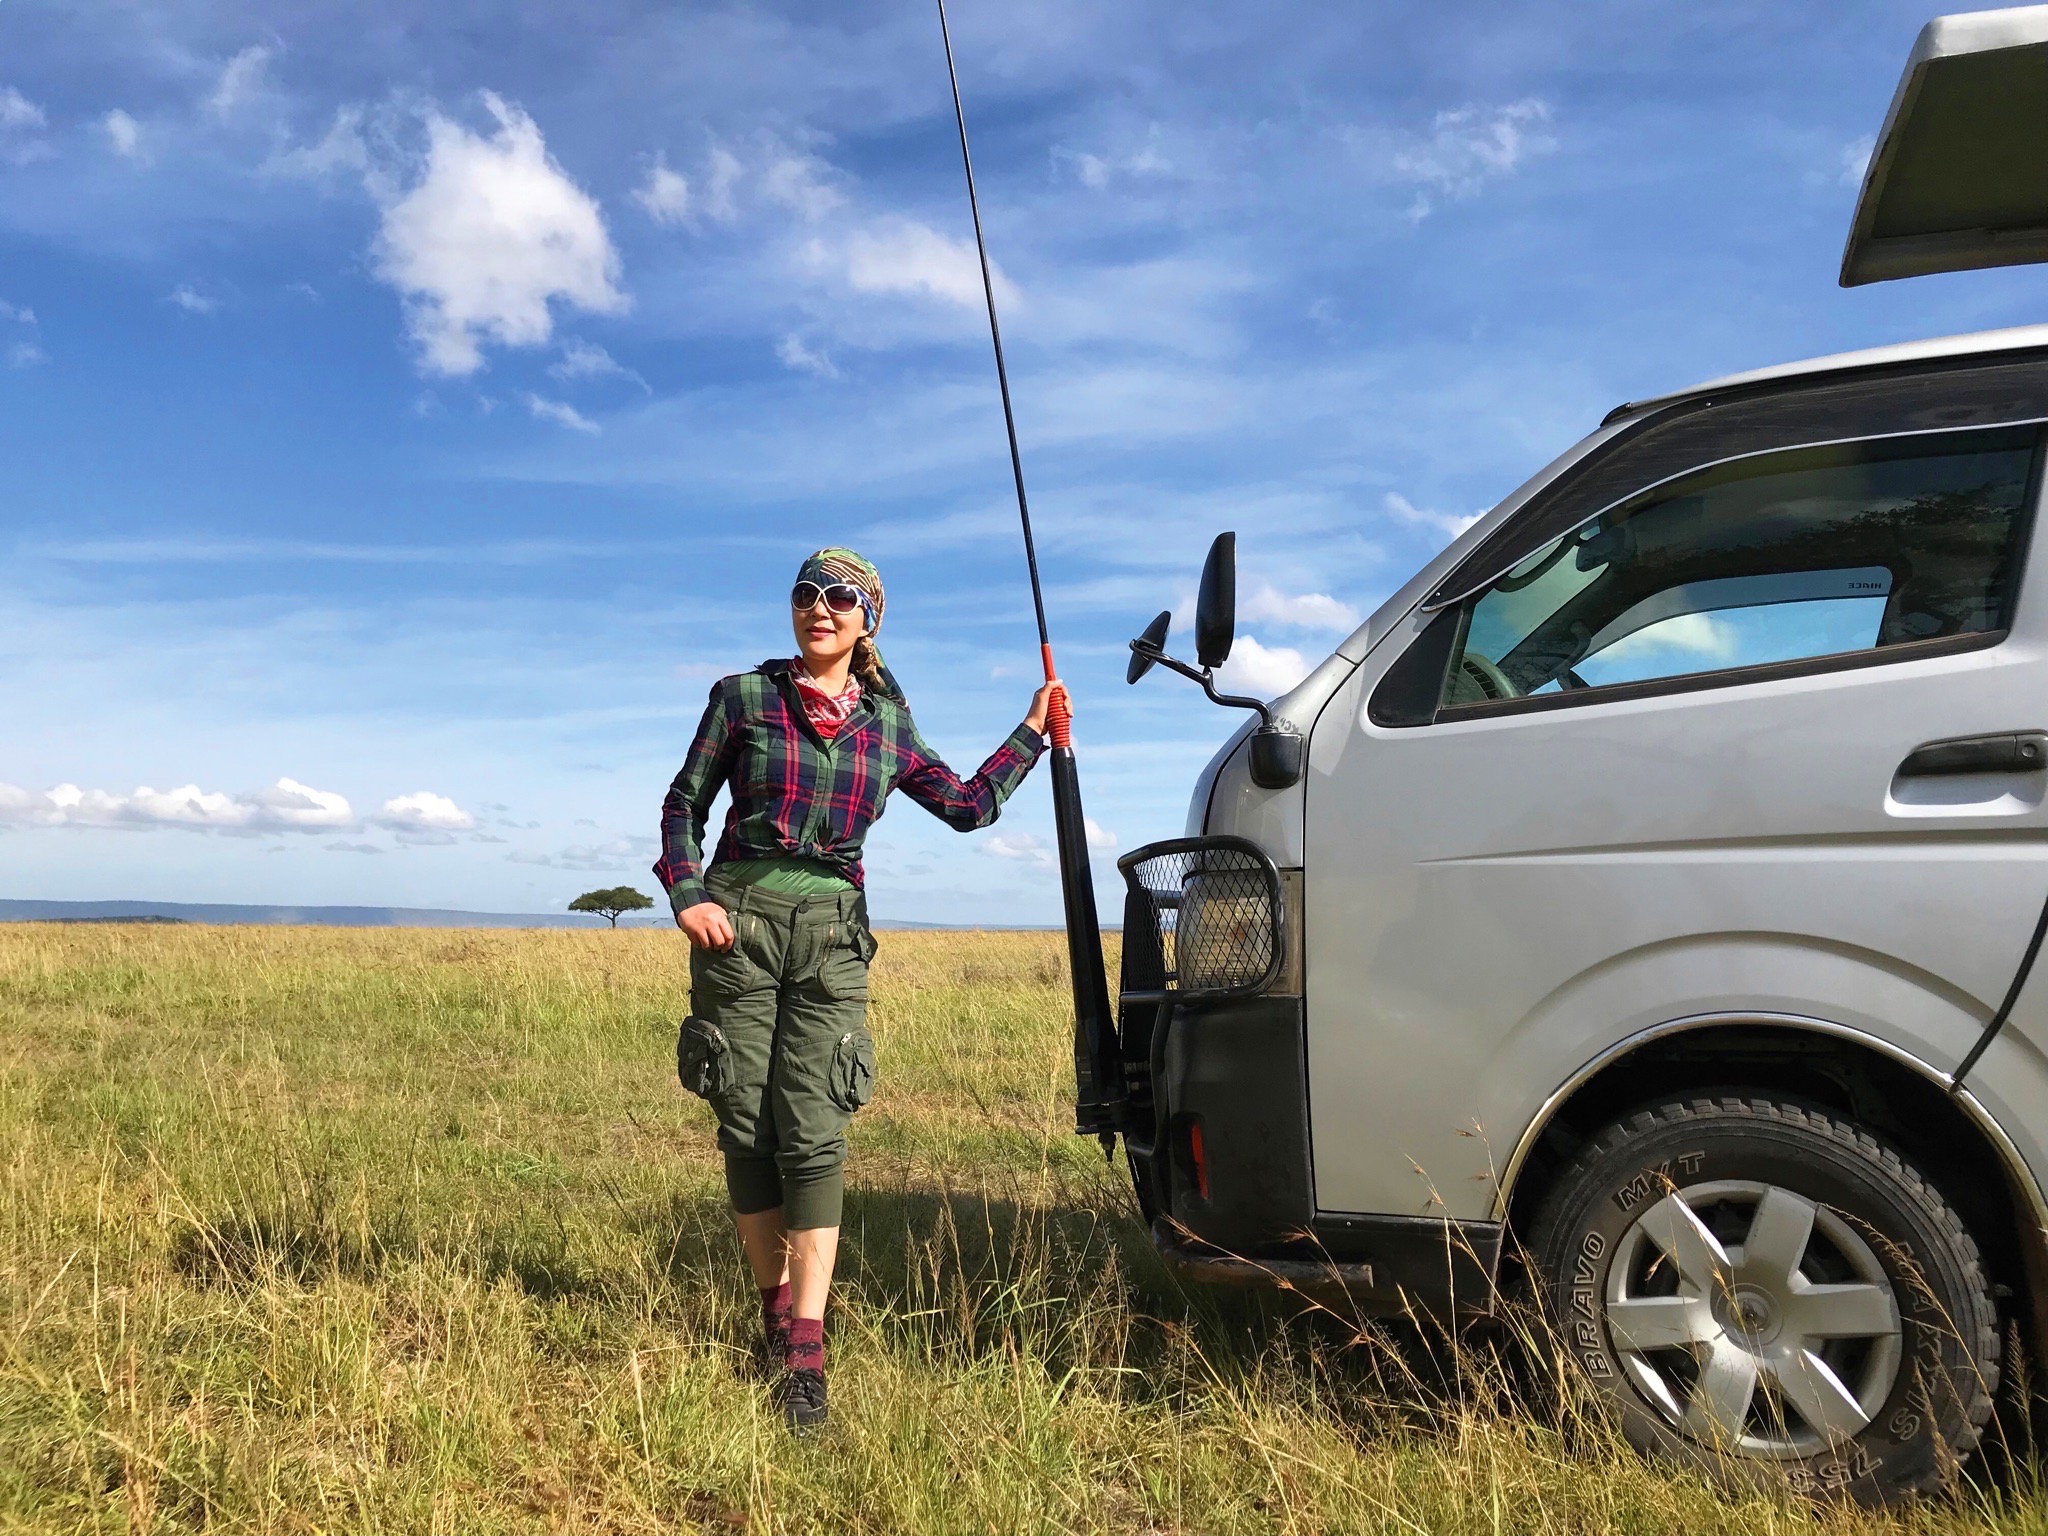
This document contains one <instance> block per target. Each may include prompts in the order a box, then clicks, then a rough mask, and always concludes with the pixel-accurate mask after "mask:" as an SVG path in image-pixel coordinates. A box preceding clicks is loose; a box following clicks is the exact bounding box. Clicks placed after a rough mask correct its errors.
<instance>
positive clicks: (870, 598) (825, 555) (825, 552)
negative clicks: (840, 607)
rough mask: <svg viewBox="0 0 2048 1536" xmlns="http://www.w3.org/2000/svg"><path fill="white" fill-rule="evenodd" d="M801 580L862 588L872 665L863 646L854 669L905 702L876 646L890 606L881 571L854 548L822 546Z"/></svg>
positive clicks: (798, 575)
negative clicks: (864, 661)
mask: <svg viewBox="0 0 2048 1536" xmlns="http://www.w3.org/2000/svg"><path fill="white" fill-rule="evenodd" d="M796 579H797V580H798V581H810V582H816V583H817V584H818V585H819V586H821V587H823V586H830V585H831V584H832V583H833V582H835V581H843V582H847V583H849V584H850V585H852V586H854V587H857V588H859V589H860V598H861V604H860V605H861V608H862V610H863V611H864V612H865V613H866V615H867V632H866V635H865V637H864V639H865V644H866V648H867V653H868V656H869V657H871V658H872V665H871V666H862V665H861V662H862V659H863V658H862V654H861V649H860V647H858V646H856V647H855V649H854V653H853V654H854V663H855V669H856V671H857V672H859V674H860V676H861V679H862V681H863V682H865V683H866V684H867V686H868V687H870V688H873V689H875V690H877V691H878V692H881V693H885V694H887V695H889V696H890V697H891V698H893V699H895V700H896V701H897V702H898V703H901V702H902V701H903V690H902V689H901V688H899V687H897V686H896V679H895V677H894V676H893V675H891V673H890V671H889V668H888V667H887V666H886V665H885V664H884V663H883V661H882V653H881V650H880V649H879V648H878V647H877V646H876V645H875V631H876V630H878V629H880V628H881V627H882V611H883V609H885V608H886V607H887V606H888V599H887V598H885V597H884V596H883V595H882V573H881V572H880V571H878V570H876V569H875V568H874V566H873V564H871V563H870V562H869V561H868V560H866V559H864V558H863V557H862V556H860V555H858V554H856V553H855V552H854V551H853V550H850V549H845V548H842V547H840V546H837V545H835V546H833V547H832V548H829V549H821V550H819V551H818V552H817V553H816V554H814V555H812V556H811V557H810V559H808V560H806V561H805V562H804V563H803V568H802V569H801V570H799V571H798V572H797V573H796Z"/></svg>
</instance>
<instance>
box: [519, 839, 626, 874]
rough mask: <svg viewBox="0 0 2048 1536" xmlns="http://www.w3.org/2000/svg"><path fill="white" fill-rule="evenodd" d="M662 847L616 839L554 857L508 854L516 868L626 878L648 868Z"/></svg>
mask: <svg viewBox="0 0 2048 1536" xmlns="http://www.w3.org/2000/svg"><path fill="white" fill-rule="evenodd" d="M659 846H660V845H659V844H658V843H657V842H656V840H655V839H654V838H651V837H614V838H611V839H609V840H607V841H605V842H601V843H580V844H577V845H575V846H572V847H568V848H563V849H560V850H559V851H557V852H554V853H508V854H506V855H505V857H506V859H507V860H509V861H510V862H512V863H514V864H538V865H540V866H541V867H542V868H544V869H569V870H575V871H578V872H579V873H583V874H625V873H628V872H629V871H630V872H635V873H637V872H638V869H639V868H644V867H645V866H646V864H647V862H648V861H649V860H651V859H652V858H653V857H654V855H655V854H656V852H658V851H659Z"/></svg>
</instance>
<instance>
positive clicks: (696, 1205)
mask: <svg viewBox="0 0 2048 1536" xmlns="http://www.w3.org/2000/svg"><path fill="white" fill-rule="evenodd" d="M1062 942H1063V941H1062V940H1061V939H1060V937H1059V936H1058V935H1056V934H990V935H983V934H965V935H963V934H928V933H917V934H891V935H888V936H886V937H885V938H884V941H883V950H882V954H881V957H880V959H879V960H878V961H877V963H876V967H875V1004H874V1010H873V1020H872V1022H873V1027H874V1033H875V1036H876V1039H877V1041H878V1045H879V1052H880V1059H881V1083H880V1087H879V1090H878V1092H877V1095H876V1098H875V1102H874V1103H873V1104H872V1105H871V1106H870V1107H869V1108H868V1109H866V1110H865V1111H863V1112H862V1114H861V1115H860V1116H859V1118H858V1120H857V1121H856V1124H855V1130H854V1134H853V1144H854V1151H853V1159H852V1165H851V1172H850V1195H849V1204H848V1211H847V1234H846V1243H845V1246H844V1247H843V1249H842V1266H841V1276H842V1284H841V1287H840V1290H839V1292H838V1293H837V1294H838V1299H837V1303H836V1306H835V1310H834V1313H833V1316H832V1319H831V1322H830V1324H829V1330H830V1332H829V1338H830V1351H831V1362H832V1392H833V1422H832V1424H831V1426H830V1427H829V1429H828V1430H827V1431H826V1432H824V1433H823V1434H821V1435H819V1436H816V1437H814V1438H812V1439H809V1440H805V1441H796V1440H792V1439H791V1438H790V1437H789V1436H788V1435H787V1434H786V1433H785V1432H784V1431H783V1429H782V1427H781V1425H780V1423H779V1421H778V1420H777V1418H776V1417H775V1414H774V1412H773V1408H772V1404H771V1403H770V1402H769V1401H768V1397H767V1393H766V1391H765V1389H764V1388H763V1387H762V1386H761V1385H760V1384H759V1383H758V1382H757V1381H756V1380H754V1378H753V1376H752V1375H751V1372H750V1368H749V1347H750V1344H751V1341H752V1337H753V1333H754V1330H755V1327H756V1322H755V1317H754V1310H755V1303H754V1296H753V1293H752V1291H751V1289H750V1288H749V1287H748V1282H747V1280H746V1277H745V1273H744V1269H743V1267H742V1265H741V1264H740V1262H739V1259H738V1256H737V1253H736V1250H735V1246H734V1243H733V1240H732V1236H731V1231H730V1226H729V1223H728V1220H727V1217H726V1214H725V1209H724V1202H723V1185H722V1182H721V1179H720V1175H719V1167H718V1159H717V1155H716V1152H715V1151H714V1149H713V1146H712V1140H711V1125H710V1117H709V1113H708V1111H706V1110H705V1109H704V1108H703V1107H702V1106H701V1105H697V1104H695V1103H693V1102H690V1101H686V1100H685V1099H684V1098H683V1097H682V1095H681V1093H680V1090H679V1089H678V1088H677V1086H676V1082H675V1075H674V1056H673V1050H674V1035H675V1022H676V1019H677V1017H678V1015H679V1013H680V1011H681V1008H682V1004H683V1001H684V988H685V984H686V978H687V965H686V957H685V953H684V948H683V944H682V941H681V939H680V937H679V936H677V935H674V934H667V933H658V932H647V931H639V932H619V933H612V932H594V933H587V934H586V933H495V932H494V933H469V932H418V931H412V932H395V931H318V930H293V929H274V928H251V929H207V928H182V927H179V928H124V927H93V926H79V927H37V926H14V927H7V928H0V1530H33V1531H39V1532H42V1531H49V1532H55V1531H86V1530H92V1531H102V1530H104V1531H118V1530H132V1531H142V1530H151V1529H163V1530H186V1529H191V1530H196V1529H200V1528H202V1527H203V1528H205V1529H208V1530H214V1531H219V1530H237V1531H239V1530H266V1531H268V1530H277V1531H294V1532H297V1531H351V1532H368V1531H428V1530H433V1531H458V1530H462V1531H468V1530H476V1531H493V1530H499V1529H504V1530H534V1531H555V1530H589V1531H593V1532H597V1531H603V1532H630V1531H649V1532H652V1531H673V1530H677V1529H679V1528H680V1529H685V1530H687V1529H702V1530H708V1531H717V1532H732V1531H738V1530H746V1531H750V1532H769V1531H811V1530H850V1531H863V1532H896V1531H902V1532H956V1531H958V1532H975V1531H989V1532H1005V1533H1007V1532H1014V1531H1106V1532H1137V1531H1146V1532H1166V1531H1203V1532H1212V1531H1213V1532H1218V1533H1240V1532H1267V1531H1273V1532H1279V1531H1299V1532H1322V1531H1387V1532H1395V1531H1405V1532H1414V1531H1429V1532H1439V1531H1475V1532H1480V1531H1483V1532H1502V1531H1505V1532H1522V1531H1535V1530H1555V1531H1568V1532H1600V1531H1670V1532H1684V1533H1686V1536H1707V1533H1715V1532H1730V1533H1733V1532H1742V1533H1752V1532H1767V1531H1768V1532H1778V1531H1784V1532H1803V1531H1811V1530H1829V1531H1849V1530H1867V1529H1885V1530H1893V1529H1897V1530H1925V1531H1960V1530H1978V1529H1997V1530H2001V1531H2015V1532H2017V1531H2035V1530H2041V1531H2048V1500H2039V1499H2036V1498H2034V1497H2033V1496H2031V1495H2028V1496H2021V1495H2017V1494H2010V1493H2007V1494H1986V1493H1980V1492H1971V1491H1965V1492H1963V1493H1961V1494H1959V1495H1958V1496H1957V1497H1955V1498H1953V1499H1950V1500H1945V1501H1940V1502H1936V1503H1930V1504H1927V1505H1923V1506H1922V1507H1920V1508H1919V1509H1917V1510H1914V1511H1912V1512H1910V1513H1909V1514H1907V1515H1905V1516H1901V1517H1897V1518H1894V1519H1890V1520H1884V1521H1879V1520H1874V1519H1871V1518H1869V1517H1862V1516H1856V1515H1853V1514H1850V1513H1847V1512H1842V1511H1833V1512H1827V1511H1816V1510H1814V1509H1812V1508H1810V1507H1809V1506H1807V1505H1804V1504H1802V1503H1800V1502H1798V1501H1796V1500H1794V1499H1792V1498H1790V1497H1788V1496H1783V1495H1776V1494H1761V1493H1760V1494H1755V1495H1750V1496H1746V1497H1732V1496H1730V1495H1728V1494H1726V1493H1723V1492H1720V1491H1717V1490H1714V1489H1711V1488H1709V1487H1708V1486H1707V1485H1706V1484H1704V1483H1702V1482H1700V1481H1698V1480H1696V1479H1694V1478H1692V1477H1690V1476H1687V1475H1683V1474H1680V1473H1678V1472H1675V1471H1673V1470H1671V1469H1669V1468H1665V1467H1660V1466H1656V1465H1652V1464H1647V1463H1645V1462H1642V1461H1640V1460H1638V1459H1637V1458H1636V1457H1634V1456H1633V1455H1631V1454H1629V1453H1628V1452H1627V1451H1626V1450H1625V1449H1623V1448H1622V1447H1620V1446H1619V1445H1618V1444H1616V1443H1615V1441H1614V1440H1613V1438H1612V1436H1611V1435H1610V1434H1609V1433H1608V1432H1607V1431H1606V1429H1605V1428H1604V1427H1603V1426H1602V1425H1601V1424H1600V1423H1599V1422H1598V1421H1597V1419H1595V1418H1593V1417H1590V1416H1588V1415H1587V1414H1585V1413H1584V1412H1582V1411H1581V1409H1580V1407H1579V1406H1578V1405H1577V1404H1576V1403H1575V1402H1574V1400H1573V1398H1572V1394H1571V1393H1570V1392H1569V1391H1566V1392H1563V1393H1560V1394H1557V1395H1556V1396H1557V1405H1556V1406H1552V1407H1548V1408H1542V1407H1537V1408H1529V1407H1526V1406H1524V1407H1521V1408H1518V1407H1517V1404H1516V1402H1515V1400H1514V1398H1515V1394H1513V1393H1512V1392H1510V1391H1508V1390H1507V1389H1506V1388H1505V1386H1504V1379H1503V1378H1502V1376H1501V1375H1500V1373H1499V1371H1498V1370H1497V1368H1496V1367H1494V1366H1493V1365H1492V1364H1491V1363H1490V1361H1489V1358H1488V1357H1487V1356H1486V1355H1485V1353H1484V1352H1483V1350H1476V1349H1473V1348H1470V1347H1466V1348H1463V1349H1447V1348H1443V1347H1438V1348H1436V1349H1433V1350H1425V1349H1421V1348H1418V1347H1416V1345H1415V1343H1414V1342H1413V1341H1412V1340H1407V1339H1404V1337H1403V1336H1402V1335H1401V1334H1400V1333H1399V1332H1398V1331H1397V1332H1395V1333H1393V1334H1386V1333H1382V1332H1380V1331H1379V1330H1376V1329H1372V1328H1360V1327H1357V1326H1355V1325H1353V1324H1352V1323H1350V1322H1347V1320H1345V1319H1343V1318H1341V1317H1338V1316H1336V1315H1334V1314H1324V1315H1310V1316H1301V1315H1297V1309H1295V1308H1292V1307H1290V1306H1288V1305H1287V1304H1286V1302H1285V1301H1284V1300H1283V1299H1278V1298H1264V1299H1261V1298H1243V1297H1236V1296H1228V1295H1223V1296H1218V1295H1211V1294H1206V1293H1201V1292H1184V1291H1183V1290H1181V1289H1180V1288H1178V1287H1177V1286H1176V1285H1175V1284H1174V1283H1173V1282H1172V1281H1171V1280H1170V1279H1169V1278H1168V1277H1167V1276H1166V1274H1165V1273H1164V1271H1163V1270H1162V1269H1161V1268H1160V1266H1159V1264H1158V1262H1157V1260H1156V1259H1155V1258H1154V1256H1153V1254H1152V1252H1151V1249H1150V1245H1149V1243H1148V1242H1147V1240H1146V1237H1145V1234H1144V1232H1143V1230H1142V1229H1141V1227H1140V1225H1139V1222H1138V1220H1137V1218H1136V1214H1135V1210H1134V1207H1133V1204H1132V1201H1131V1199H1130V1195H1129V1191H1128V1186H1127V1183H1126V1181H1125V1178H1124V1174H1123V1170H1122V1166H1121V1164H1120V1163H1119V1164H1118V1165H1116V1166H1114V1167H1106V1166H1105V1165H1104V1164H1103V1162H1102V1160H1101V1157H1100V1154H1099V1153H1098V1152H1097V1151H1096V1150H1095V1148H1094V1145H1093V1143H1090V1142H1083V1141H1081V1140H1079V1139H1077V1138H1075V1137H1074V1136H1072V1135H1071V1134H1069V1133H1068V1129H1067V1127H1068V1124H1069V1116H1070V1114H1071V1109H1070V1102H1069V1093H1070V1089H1069V1085H1068V1081H1067V1079H1068V1074H1069V1073H1070V1071H1071V1067H1070V1065H1069V1063H1070V1061H1071V1054H1070V1048H1069V1043H1068V1041H1067V1038H1066V1028H1067V1026H1066V1023H1065V1020H1066V1016H1067V1015H1066V1000H1065V995H1064V990H1063V976H1064V970H1063V964H1062V960H1061V944H1062ZM1523 1395H1524V1396H1526V1395H1527V1394H1523Z"/></svg>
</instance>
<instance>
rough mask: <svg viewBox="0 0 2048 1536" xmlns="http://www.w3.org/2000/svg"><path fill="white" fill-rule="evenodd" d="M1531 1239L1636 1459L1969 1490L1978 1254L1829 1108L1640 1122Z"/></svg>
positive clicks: (1651, 1115)
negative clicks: (1957, 1479)
mask: <svg viewBox="0 0 2048 1536" xmlns="http://www.w3.org/2000/svg"><path fill="white" fill-rule="evenodd" d="M1530 1237H1531V1245H1530V1246H1531V1252H1532V1255H1533V1257H1534V1259H1535V1262H1536V1268H1537V1274H1538V1277H1539V1284H1540V1286H1541V1288H1542V1293H1543V1297H1544V1300H1545V1303H1546V1305H1547V1310H1548V1315H1549V1320H1550V1323H1551V1325H1552V1327H1553V1328H1554V1329H1555V1331H1556V1334H1557V1336H1558V1340H1559V1345H1560V1347H1561V1348H1562V1349H1563V1350H1564V1352H1565V1353H1566V1354H1567V1355H1568V1356H1570V1357H1571V1358H1572V1359H1573V1360H1574V1361H1575V1362H1576V1364H1577V1366H1578V1368H1579V1370H1580V1372H1581V1373H1582V1374H1583V1375H1584V1377H1585V1378H1586V1379H1587V1380H1588V1381H1590V1382H1591V1384H1592V1385H1593V1387H1594V1389H1595V1391H1596V1393H1597V1395H1598V1396H1600V1397H1601V1398H1602V1399H1604V1400H1605V1401H1606V1402H1607V1403H1609V1404H1610V1405H1611V1406H1612V1408H1613V1409H1614V1410H1615V1411H1616V1413H1617V1414H1618V1416H1619V1419H1620V1424H1621V1428H1622V1430H1623V1433H1624V1434H1625V1435H1626V1436H1627V1438H1628V1439H1629V1441H1630V1442H1631V1443H1632V1444H1634V1445H1635V1446H1637V1447H1638V1448H1640V1449H1643V1450H1646V1451H1650V1452H1653V1453H1656V1454H1661V1455H1667V1456H1672V1457H1675V1458H1679V1459H1682V1460H1684V1461H1687V1462H1689V1463H1692V1464H1695V1465H1702V1466H1705V1467H1707V1468H1708V1469H1710V1470H1711V1471H1713V1472H1715V1473H1717V1474H1718V1475H1721V1476H1724V1477H1729V1478H1732V1479H1737V1480H1741V1481H1752V1482H1753V1481H1758V1480H1767V1479H1777V1480H1780V1481H1782V1482H1783V1483H1785V1484H1787V1485H1789V1486H1790V1487H1791V1488H1792V1489H1794V1490H1795V1491H1798V1492H1801V1493H1807V1494H1844V1495H1847V1496H1849V1497H1851V1498H1853V1499H1855V1500H1856V1501H1857V1502H1859V1503H1864V1504H1885V1503H1890V1502H1893V1501H1895V1500H1897V1499H1899V1498H1901V1497H1903V1496H1904V1495H1907V1494H1910V1493H1914V1492H1918V1491H1921V1490H1924V1489H1929V1488H1934V1487H1938V1486H1940V1485H1942V1484H1944V1483H1946V1482H1948V1481H1950V1480H1952V1479H1953V1477H1954V1476H1955V1474H1956V1472H1957V1471H1958V1470H1959V1469H1960V1467H1961V1465H1962V1463H1963V1461H1964V1460H1965V1459H1966V1458H1967V1457H1968V1456H1969V1454H1970V1452H1971V1451H1972V1450H1973V1449H1975V1447H1976V1444H1977V1441H1978V1438H1979V1436H1980V1434H1981V1433H1982V1430H1983V1427H1984V1425H1985V1423H1986V1421H1987V1420H1988V1419H1989V1418H1990V1416H1991V1410H1992V1401H1993V1397H1994V1395H1995V1393H1996V1390H1997V1385H1998V1366H1999V1360H1998V1352H1999V1337H1998V1327H1997V1314H1996V1310H1995V1308H1994V1306H1993V1303H1992V1299H1991V1292H1990V1286H1989V1284H1988V1282H1987V1280H1986V1278H1985V1274H1984V1266H1983V1262H1982V1260H1981V1258H1980V1256H1979V1254H1978V1251H1977V1245H1976V1243H1975V1242H1974V1241H1972V1239H1971V1237H1970V1234H1969V1232H1968V1231H1967V1230H1966V1229H1965V1228H1964V1226H1963V1224H1962V1221H1961V1220H1960V1219H1959V1218H1958V1217H1957V1215H1956V1213H1955V1212H1954V1210H1953V1209H1951V1207H1950V1206H1949V1204H1948V1202H1947V1201H1946V1200H1944V1199H1943V1198H1942V1196H1941V1194H1940V1192H1939V1191H1938V1190H1936V1189H1935V1188H1934V1186H1933V1185H1932V1184H1930V1183H1929V1182H1928V1181H1927V1180H1926V1179H1925V1178H1924V1177H1922V1176H1921V1174H1920V1173H1919V1172H1918V1170H1916V1169H1915V1168H1913V1167H1912V1166H1911V1165H1910V1164H1908V1163H1907V1162H1906V1161H1905V1160H1904V1159H1902V1158H1901V1157H1900V1156H1899V1155H1898V1154H1897V1153H1896V1152H1894V1151H1892V1150H1891V1149H1890V1148H1889V1147H1886V1146H1885V1145H1883V1144H1882V1143H1880V1142H1879V1141H1877V1140H1876V1139H1875V1138H1873V1137H1871V1136H1870V1135H1868V1134H1866V1133H1865V1132H1863V1131H1860V1130H1858V1129H1856V1128H1855V1127H1854V1126H1852V1125H1849V1124H1846V1123H1844V1122H1842V1121H1840V1120H1837V1119H1835V1118H1833V1117H1832V1116H1830V1115H1828V1114H1826V1113H1824V1112H1822V1111H1820V1110H1817V1109H1813V1108H1809V1107H1806V1106H1803V1105H1799V1104H1792V1103H1785V1102H1780V1101H1776V1100H1773V1099H1769V1098H1763V1097H1756V1098H1735V1097H1728V1098H1719V1099H1712V1100H1708V1099H1699V1100H1694V1101H1692V1102H1690V1103H1685V1104H1665V1105H1662V1106H1660V1107H1657V1108H1653V1109H1644V1110H1640V1111H1637V1112H1636V1113H1634V1114H1631V1115H1629V1116H1628V1117H1626V1118H1625V1119H1624V1120H1623V1121H1622V1122H1620V1123H1619V1124H1616V1125H1612V1126H1610V1127H1608V1128H1607V1129H1606V1130H1605V1131H1603V1132H1601V1133H1600V1134H1599V1135H1598V1136H1596V1137H1594V1138H1593V1140H1592V1141H1591V1142H1589V1143H1588V1144H1587V1145H1586V1146H1585V1147H1584V1148H1583V1149H1582V1150H1581V1151H1580V1153H1579V1154H1578V1156H1577V1157H1575V1158H1574V1159H1573V1160H1572V1162H1571V1163H1570V1164H1569V1165H1568V1166H1567V1167H1566V1168H1565V1169H1564V1170H1563V1172H1562V1173H1561V1174H1560V1175H1559V1177H1558V1179H1557V1182H1556V1183H1555V1184H1554V1185H1553V1186H1552V1187H1551V1189H1550V1191H1549V1193H1548V1195H1547V1197H1546V1198H1545V1199H1544V1201H1543V1203H1542V1206H1541V1208H1540V1209H1539V1211H1538V1213H1537V1216H1536V1220H1535V1224H1534V1226H1533V1229H1532V1230H1531V1233H1530Z"/></svg>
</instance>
